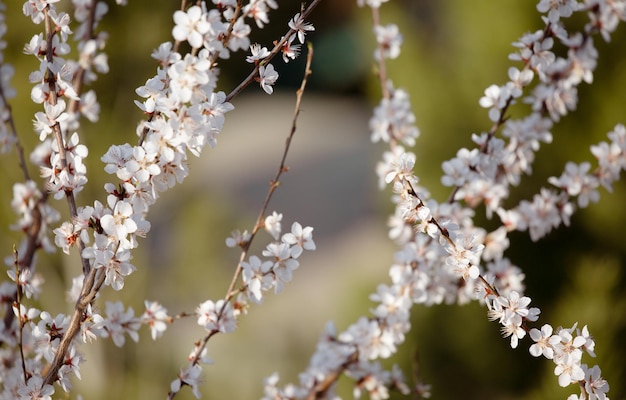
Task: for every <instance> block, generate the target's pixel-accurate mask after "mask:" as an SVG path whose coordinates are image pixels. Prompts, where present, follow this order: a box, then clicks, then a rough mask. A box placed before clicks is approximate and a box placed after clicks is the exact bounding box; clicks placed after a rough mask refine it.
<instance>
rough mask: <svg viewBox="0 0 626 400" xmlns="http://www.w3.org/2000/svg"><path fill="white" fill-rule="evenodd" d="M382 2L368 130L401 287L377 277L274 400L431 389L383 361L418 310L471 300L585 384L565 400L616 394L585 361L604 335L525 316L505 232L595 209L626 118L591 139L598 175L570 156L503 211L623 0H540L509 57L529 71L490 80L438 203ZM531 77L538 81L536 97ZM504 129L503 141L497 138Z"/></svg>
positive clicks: (563, 378) (617, 155)
mask: <svg viewBox="0 0 626 400" xmlns="http://www.w3.org/2000/svg"><path fill="white" fill-rule="evenodd" d="M381 3H384V1H378V0H376V1H369V0H365V1H364V0H359V1H358V4H359V5H361V6H363V5H368V6H369V7H371V8H372V12H373V15H374V25H375V27H374V31H375V33H376V39H377V42H378V50H377V51H375V58H376V61H377V62H378V63H379V68H378V69H377V71H378V73H379V75H380V79H381V85H382V92H383V99H382V101H381V103H380V105H379V106H378V107H376V109H375V110H374V116H373V117H372V119H371V120H370V129H371V130H372V141H373V142H378V141H382V142H385V143H388V144H389V146H390V149H389V151H386V152H385V153H384V154H383V161H381V162H380V163H379V164H378V166H377V169H376V171H377V174H378V177H379V182H380V185H381V187H384V186H386V185H391V186H392V189H393V193H394V197H393V201H394V202H395V203H396V210H395V213H394V215H393V216H392V217H391V218H390V221H389V226H390V231H389V236H390V238H391V239H393V240H395V241H396V242H397V243H398V245H399V247H400V249H399V251H398V252H397V253H396V255H395V257H394V264H393V265H392V267H391V269H390V277H391V284H390V285H384V284H382V285H379V287H378V290H377V292H376V293H375V294H373V295H372V296H371V300H373V301H374V302H376V303H377V305H376V306H375V307H374V308H373V309H372V314H373V315H372V316H370V317H362V318H360V319H359V320H358V321H357V322H356V323H355V324H353V325H351V326H349V327H348V328H347V329H346V330H345V331H344V332H342V333H336V332H335V330H334V328H333V327H332V325H329V326H330V327H329V328H328V329H327V332H326V333H325V334H324V335H323V336H322V338H321V340H320V342H319V343H318V346H317V350H316V352H315V354H314V355H313V357H312V358H311V361H310V364H309V366H308V368H307V369H306V370H305V371H304V372H303V373H301V374H300V383H299V385H288V386H286V387H285V388H279V387H278V386H277V385H278V376H277V375H273V376H272V377H270V378H268V379H267V380H266V388H265V393H266V397H265V399H296V398H312V397H317V396H318V395H320V394H324V396H325V397H324V398H330V397H331V396H330V395H329V393H332V390H333V388H334V384H335V382H336V381H337V379H338V378H339V376H340V375H342V374H345V375H347V376H350V377H353V378H354V379H355V389H354V395H355V397H359V396H360V395H361V394H362V393H363V392H366V393H368V394H369V396H370V398H373V399H384V398H388V397H389V390H390V389H392V388H393V389H398V390H400V391H401V392H403V393H410V392H413V393H419V394H420V395H421V396H423V397H427V396H428V395H429V393H428V391H424V387H425V385H424V384H423V383H422V382H416V386H414V389H409V387H408V386H407V385H406V384H405V383H404V382H403V380H402V378H401V376H402V374H401V373H400V372H399V370H397V369H394V370H393V371H391V372H390V371H383V370H382V369H381V368H380V365H379V364H378V363H377V362H376V361H375V360H376V359H378V358H387V357H390V356H391V355H392V354H393V353H395V352H396V351H397V348H398V346H399V345H400V344H401V343H403V342H404V336H405V334H406V333H407V332H408V330H409V329H410V318H409V317H410V309H411V307H412V306H413V305H414V304H424V305H432V304H440V303H455V302H456V303H460V304H462V303H465V302H468V301H472V300H477V301H480V302H481V303H483V304H485V305H486V307H487V309H488V316H489V318H490V319H491V320H494V321H498V322H499V323H500V325H501V329H502V334H503V336H504V337H506V338H509V340H510V345H511V347H512V348H516V347H518V345H519V342H520V339H522V338H524V337H525V336H527V335H528V336H530V338H531V339H532V340H533V342H534V344H532V345H531V346H530V353H531V354H532V355H533V356H540V355H543V356H545V357H546V358H548V359H551V360H553V361H554V363H555V364H556V367H555V370H554V373H555V375H557V376H558V382H559V384H560V385H561V386H568V385H570V384H575V385H577V386H579V387H580V388H581V393H580V394H579V395H572V396H570V399H569V400H573V399H607V398H608V397H607V396H606V393H607V392H608V389H609V385H608V383H607V382H606V381H605V380H604V379H603V378H602V377H601V371H600V368H599V367H598V366H593V367H588V366H587V364H584V363H583V360H582V355H583V353H584V352H587V353H588V354H589V355H590V356H592V357H594V356H595V354H594V353H593V349H594V347H595V343H594V341H593V338H592V337H591V335H590V334H589V331H588V329H587V327H586V326H585V327H584V328H583V329H582V331H580V330H577V329H576V325H575V326H574V327H572V328H570V329H565V328H557V329H554V328H552V327H551V326H550V325H547V324H545V325H544V326H543V327H542V328H541V330H538V329H536V328H530V327H529V323H531V322H536V321H537V320H538V319H539V314H540V310H539V308H536V307H529V305H530V302H531V299H530V298H528V297H526V296H524V295H523V291H524V285H523V280H524V274H523V273H522V271H521V269H520V268H518V267H516V266H514V265H513V264H512V263H511V262H510V260H509V259H507V258H506V257H504V251H505V250H506V249H507V248H508V246H509V240H508V238H507V233H508V232H510V231H512V230H528V231H529V233H530V236H531V238H532V239H533V240H538V239H540V238H541V237H543V236H544V235H545V234H547V233H548V232H550V230H551V229H552V228H554V227H556V226H558V225H560V224H561V223H565V224H567V223H568V222H569V217H570V216H571V215H572V213H573V212H574V211H575V205H574V204H572V203H570V201H569V199H570V198H571V197H576V198H577V204H578V206H579V207H586V206H587V205H588V204H589V202H593V201H597V200H598V197H599V195H598V191H597V188H598V187H599V186H600V185H602V186H604V187H606V188H607V189H609V190H610V189H611V183H612V182H614V181H615V180H617V179H618V178H619V174H620V172H621V170H622V169H624V168H626V147H624V143H625V142H626V137H625V136H624V134H625V129H624V126H623V125H618V126H617V127H616V128H615V130H614V131H613V132H611V133H610V134H609V138H610V139H611V141H610V142H608V143H607V142H603V143H600V144H599V145H596V146H592V148H591V149H592V153H593V155H594V156H595V157H596V158H597V159H598V164H599V166H598V167H597V168H596V169H595V170H593V171H592V170H591V167H590V164H589V163H582V164H580V165H577V164H574V163H571V164H568V165H567V166H566V168H565V172H564V173H563V175H562V176H561V177H559V178H556V177H553V178H550V179H549V182H550V183H551V184H552V185H554V186H556V188H557V189H558V190H559V191H554V190H548V189H542V190H541V193H540V194H538V195H536V196H535V199H534V200H533V201H532V202H528V201H522V202H521V203H520V205H519V206H517V207H515V208H513V209H505V208H503V200H504V199H506V198H508V196H509V189H510V186H511V185H518V184H519V183H520V181H521V178H522V175H523V174H529V173H530V172H531V165H532V163H533V161H534V157H535V152H536V151H537V150H538V149H539V146H540V143H550V142H551V140H552V134H551V132H550V130H551V128H552V126H553V124H554V123H557V122H558V121H559V119H560V117H562V116H564V115H565V114H566V113H567V112H568V111H571V110H573V109H574V108H575V106H576V103H577V89H576V88H577V86H578V85H579V84H580V83H581V82H583V81H584V82H590V81H591V79H592V74H593V70H594V68H595V66H596V59H597V56H598V55H597V52H596V50H595V48H594V46H593V34H595V33H598V32H599V33H601V34H602V36H603V38H604V39H605V40H607V41H608V40H609V38H610V34H611V32H613V30H614V29H615V28H616V26H617V23H618V22H619V21H623V20H625V19H626V2H624V1H601V0H590V1H585V2H576V1H574V0H571V1H558V2H556V1H548V0H541V2H540V3H539V4H538V6H537V9H538V10H539V11H540V12H541V13H544V14H545V16H543V17H542V18H543V20H544V22H545V28H544V29H542V30H539V31H537V32H534V33H530V34H527V35H525V36H523V37H522V38H521V39H520V41H519V42H516V43H514V46H515V47H517V48H518V52H516V53H514V54H512V55H511V57H510V58H511V59H512V60H515V61H521V62H522V63H523V67H522V68H521V69H518V68H514V67H512V68H510V70H509V78H510V81H509V82H507V83H506V84H504V85H502V86H497V85H493V86H490V87H489V88H488V89H487V90H486V91H485V96H484V97H482V98H481V99H480V101H479V103H480V105H481V106H482V107H485V108H488V109H489V119H490V120H491V122H492V123H493V127H492V129H491V130H490V131H489V132H484V133H482V134H480V135H473V141H474V142H475V143H476V146H477V147H476V148H475V149H471V150H470V149H460V150H459V151H458V152H457V155H456V157H455V158H453V159H452V160H449V161H446V162H444V163H443V165H442V167H443V171H444V176H443V177H442V183H443V184H444V185H446V186H450V187H452V188H453V194H452V196H451V199H450V201H449V202H446V203H438V202H436V201H435V200H434V199H432V198H430V195H429V193H428V191H427V190H426V189H425V188H423V187H421V186H419V185H418V178H417V176H415V175H414V172H413V167H414V164H415V160H416V156H415V154H413V153H410V152H407V151H406V150H405V148H404V147H403V144H404V145H413V143H414V141H415V138H416V137H417V136H418V133H419V131H418V130H417V128H416V127H415V126H414V125H413V124H414V121H415V116H414V115H413V114H412V113H411V111H410V109H411V107H410V103H409V99H408V95H407V94H406V92H404V91H403V90H402V89H396V88H394V87H393V85H392V84H391V82H390V81H387V77H386V76H385V75H384V71H385V66H384V60H383V59H388V58H395V57H396V56H397V51H395V49H394V50H393V51H391V47H390V46H391V44H393V43H399V42H400V41H401V38H400V36H399V33H398V32H397V30H396V29H390V28H384V29H383V28H382V27H381V26H379V25H378V21H379V20H380V18H379V14H378V13H379V7H380V5H381ZM574 13H587V15H588V17H589V22H588V23H587V24H586V25H585V27H584V29H583V31H582V32H576V33H568V31H567V30H566V28H565V25H564V23H563V22H562V21H561V19H562V18H566V17H569V16H571V15H573V14H574ZM382 32H385V34H382ZM394 32H395V33H394ZM392 34H393V35H395V37H393V35H392ZM556 42H558V46H557V45H556V44H555V43H556ZM559 46H563V48H564V49H565V53H566V55H565V56H558V55H557V54H556V53H554V52H553V51H552V50H553V48H558V47H559ZM380 55H382V57H379V56H380ZM535 78H538V81H539V82H538V83H536V84H535V85H534V86H533V87H532V91H530V94H528V91H529V90H528V89H530V88H531V84H532V83H533V81H534V80H535ZM520 99H521V100H523V101H524V102H527V103H529V104H531V105H532V111H531V113H530V115H528V116H526V117H524V118H521V119H514V118H510V117H509V116H508V115H507V111H508V110H509V107H510V106H511V105H512V104H514V103H515V102H516V101H518V100H520ZM499 130H500V131H501V135H502V137H497V136H496V133H497V132H498V131H499ZM480 204H483V205H484V206H485V209H486V213H487V215H488V216H489V217H492V216H493V214H494V213H496V214H497V215H498V216H499V217H500V218H501V220H502V225H501V226H500V227H499V228H497V229H496V230H494V231H492V232H486V231H485V230H484V229H482V228H480V227H476V226H474V224H473V216H474V213H475V210H474V209H475V208H476V207H477V206H478V205H480ZM553 332H554V334H553ZM426 387H427V386H426Z"/></svg>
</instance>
